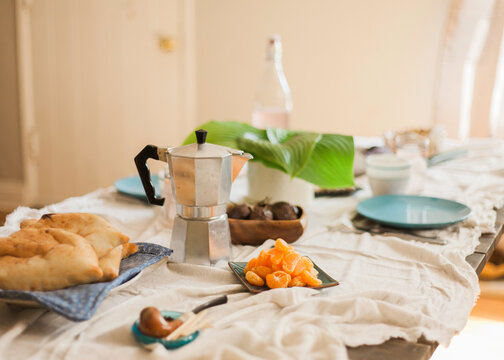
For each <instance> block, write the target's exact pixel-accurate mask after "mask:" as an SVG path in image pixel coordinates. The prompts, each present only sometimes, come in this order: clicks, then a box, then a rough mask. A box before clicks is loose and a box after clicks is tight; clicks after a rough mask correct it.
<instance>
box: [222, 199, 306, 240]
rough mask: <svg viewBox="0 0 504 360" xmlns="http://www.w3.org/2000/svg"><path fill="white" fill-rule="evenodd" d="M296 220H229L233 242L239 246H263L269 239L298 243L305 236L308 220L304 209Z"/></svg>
mask: <svg viewBox="0 0 504 360" xmlns="http://www.w3.org/2000/svg"><path fill="white" fill-rule="evenodd" d="M299 210H300V211H301V216H300V217H299V218H297V219H296V220H241V219H229V229H230V230H231V241H232V243H233V244H237V245H254V246H258V245H261V244H262V243H263V242H265V241H266V240H268V239H273V240H275V239H277V238H282V239H284V240H285V241H286V242H287V243H291V242H294V241H296V240H297V239H299V238H300V237H301V235H303V231H304V229H306V225H307V224H308V218H307V217H306V214H305V212H304V211H303V209H302V208H299Z"/></svg>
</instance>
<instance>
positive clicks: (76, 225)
mask: <svg viewBox="0 0 504 360" xmlns="http://www.w3.org/2000/svg"><path fill="white" fill-rule="evenodd" d="M20 227H21V229H28V228H32V229H44V228H57V229H64V230H66V231H70V232H73V233H75V234H78V235H80V236H82V237H83V238H85V239H86V240H87V241H88V242H89V243H90V244H91V246H92V247H93V248H94V250H95V252H96V255H97V256H98V261H99V265H100V268H101V269H102V271H103V277H102V279H101V281H110V280H113V279H115V278H116V277H117V276H118V274H119V266H120V263H121V258H122V249H123V246H122V245H123V244H127V243H128V241H129V237H128V236H126V235H124V234H123V233H121V232H120V231H119V230H117V229H116V228H114V227H113V226H112V225H110V224H109V223H108V222H107V221H105V220H104V219H103V218H101V217H100V216H98V215H95V214H88V213H59V214H45V215H42V217H41V218H40V219H39V220H35V219H29V220H25V221H23V222H22V223H21V225H20ZM128 248H129V247H128Z"/></svg>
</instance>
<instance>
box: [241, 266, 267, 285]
mask: <svg viewBox="0 0 504 360" xmlns="http://www.w3.org/2000/svg"><path fill="white" fill-rule="evenodd" d="M245 279H247V281H248V282H249V283H250V284H252V285H256V286H263V285H264V280H263V279H261V277H260V276H259V275H257V274H256V273H255V272H253V271H252V270H250V271H247V273H246V274H245Z"/></svg>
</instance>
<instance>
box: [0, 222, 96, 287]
mask: <svg viewBox="0 0 504 360" xmlns="http://www.w3.org/2000/svg"><path fill="white" fill-rule="evenodd" d="M102 277H103V271H102V270H101V268H100V266H99V263H98V257H97V256H96V252H95V251H94V249H93V247H92V246H91V245H90V244H89V242H88V241H86V239H84V238H83V237H82V236H80V235H77V234H75V233H72V232H69V231H66V230H62V229H50V228H45V229H21V230H19V231H18V232H16V233H14V234H11V235H10V236H9V237H8V238H0V288H2V289H7V290H31V291H47V290H56V289H62V288H66V287H69V286H75V285H80V284H86V283H91V282H95V281H99V280H100V279H102Z"/></svg>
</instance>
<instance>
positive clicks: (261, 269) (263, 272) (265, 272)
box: [252, 266, 273, 279]
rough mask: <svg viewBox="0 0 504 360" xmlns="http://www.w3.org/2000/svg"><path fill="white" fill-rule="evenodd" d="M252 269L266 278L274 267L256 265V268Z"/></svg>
mask: <svg viewBox="0 0 504 360" xmlns="http://www.w3.org/2000/svg"><path fill="white" fill-rule="evenodd" d="M252 271H254V272H255V273H256V274H257V275H259V276H260V277H261V278H263V279H265V278H266V275H268V274H271V273H272V272H273V269H271V268H270V267H267V266H256V267H255V268H253V269H252Z"/></svg>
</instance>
